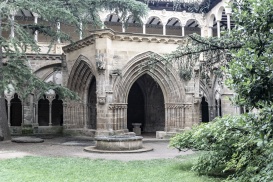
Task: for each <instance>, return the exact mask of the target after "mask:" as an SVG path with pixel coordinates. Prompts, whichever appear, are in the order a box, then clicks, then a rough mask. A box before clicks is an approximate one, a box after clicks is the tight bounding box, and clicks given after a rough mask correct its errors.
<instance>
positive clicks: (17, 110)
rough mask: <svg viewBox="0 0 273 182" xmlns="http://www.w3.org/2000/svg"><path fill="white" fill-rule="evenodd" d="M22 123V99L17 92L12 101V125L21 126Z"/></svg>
mask: <svg viewBox="0 0 273 182" xmlns="http://www.w3.org/2000/svg"><path fill="white" fill-rule="evenodd" d="M21 124H22V101H21V100H20V99H19V97H18V95H17V94H14V98H13V99H11V101H10V125H11V126H21Z"/></svg>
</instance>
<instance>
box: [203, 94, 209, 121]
mask: <svg viewBox="0 0 273 182" xmlns="http://www.w3.org/2000/svg"><path fill="white" fill-rule="evenodd" d="M201 109H202V122H209V104H208V103H207V102H206V98H205V97H202V102H201Z"/></svg>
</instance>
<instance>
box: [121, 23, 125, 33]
mask: <svg viewBox="0 0 273 182" xmlns="http://www.w3.org/2000/svg"><path fill="white" fill-rule="evenodd" d="M121 26H122V32H123V33H125V31H126V28H125V23H124V22H122V24H121Z"/></svg>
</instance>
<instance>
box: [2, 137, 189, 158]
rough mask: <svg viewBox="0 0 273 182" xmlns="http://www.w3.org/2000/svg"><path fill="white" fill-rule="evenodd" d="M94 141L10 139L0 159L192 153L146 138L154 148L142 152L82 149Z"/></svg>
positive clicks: (128, 156) (5, 143)
mask: <svg viewBox="0 0 273 182" xmlns="http://www.w3.org/2000/svg"><path fill="white" fill-rule="evenodd" d="M94 145H95V142H94V141H92V140H90V139H88V138H78V137H74V138H72V137H54V138H48V139H45V142H43V143H14V142H11V141H4V142H0V159H8V158H15V157H24V156H54V157H84V158H91V159H110V160H122V161H130V160H149V159H163V158H164V159H166V158H174V157H176V156H179V155H187V154H192V153H193V152H192V151H187V152H178V150H176V149H170V148H168V141H158V140H151V139H149V140H146V141H144V142H143V145H144V146H147V147H152V148H153V149H154V150H153V151H150V152H144V153H130V154H100V153H89V152H85V151H83V148H84V147H86V146H94Z"/></svg>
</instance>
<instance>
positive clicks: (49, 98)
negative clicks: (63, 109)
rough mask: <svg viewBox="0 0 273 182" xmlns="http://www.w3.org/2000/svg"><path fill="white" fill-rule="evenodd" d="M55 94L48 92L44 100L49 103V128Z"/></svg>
mask: <svg viewBox="0 0 273 182" xmlns="http://www.w3.org/2000/svg"><path fill="white" fill-rule="evenodd" d="M55 97H56V94H55V91H54V90H49V91H48V92H47V93H46V99H47V100H48V101H49V126H52V101H53V100H54V99H55Z"/></svg>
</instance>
